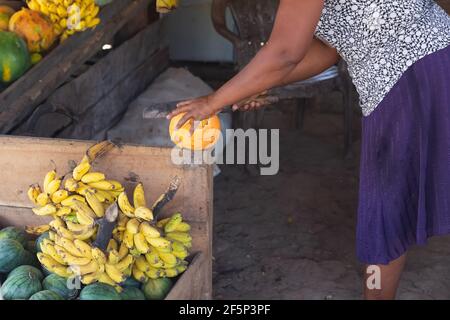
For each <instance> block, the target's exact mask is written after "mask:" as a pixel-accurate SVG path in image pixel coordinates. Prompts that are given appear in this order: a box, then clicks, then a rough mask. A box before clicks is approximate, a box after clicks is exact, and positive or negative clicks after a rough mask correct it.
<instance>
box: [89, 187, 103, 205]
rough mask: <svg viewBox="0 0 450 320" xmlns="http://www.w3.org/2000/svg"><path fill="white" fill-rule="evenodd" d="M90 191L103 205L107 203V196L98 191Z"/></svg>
mask: <svg viewBox="0 0 450 320" xmlns="http://www.w3.org/2000/svg"><path fill="white" fill-rule="evenodd" d="M89 191H91V192H92V193H93V194H94V195H95V197H96V198H97V200H98V201H100V202H101V203H103V202H105V201H106V198H105V196H104V195H103V194H102V193H100V192H98V191H97V189H93V188H89Z"/></svg>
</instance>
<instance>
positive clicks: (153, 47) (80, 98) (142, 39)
mask: <svg viewBox="0 0 450 320" xmlns="http://www.w3.org/2000/svg"><path fill="white" fill-rule="evenodd" d="M160 29H161V28H160V23H159V22H156V23H154V24H152V25H150V26H148V27H147V28H146V29H145V30H143V31H142V32H140V33H139V34H138V35H136V36H135V37H134V38H132V39H130V40H129V41H127V42H125V43H123V44H122V45H121V46H120V47H118V48H116V49H114V50H113V51H112V52H111V53H109V54H108V55H107V56H106V57H104V58H103V59H101V60H100V61H99V62H98V63H96V64H95V65H93V66H91V67H90V68H89V69H88V70H87V71H86V72H85V73H83V74H82V75H80V76H79V77H78V78H76V79H74V80H73V81H70V82H69V83H67V84H66V85H63V86H62V87H60V88H58V89H57V90H56V91H55V92H54V93H53V94H52V95H51V96H50V97H49V98H48V99H47V101H46V102H45V103H43V104H42V105H40V106H39V107H37V108H36V110H35V111H34V113H33V114H32V115H31V116H30V118H29V119H28V120H27V122H26V123H25V124H24V125H22V126H21V127H20V128H19V130H15V131H14V132H13V133H14V134H18V135H31V136H39V137H52V136H54V134H55V133H56V132H58V131H60V130H61V129H64V128H65V127H67V123H64V122H58V121H53V122H48V123H47V126H45V127H37V126H36V125H37V124H39V123H40V121H39V119H40V118H41V117H42V116H43V115H46V114H49V113H50V114H51V113H59V114H65V115H67V116H68V117H69V118H71V119H74V123H73V126H78V127H79V128H81V127H83V126H82V125H78V120H80V121H81V122H82V120H81V119H83V118H89V119H91V120H92V121H94V122H95V126H96V127H98V128H100V129H102V128H104V127H105V126H108V125H111V123H110V122H111V119H114V117H115V116H117V115H118V114H121V113H122V112H123V111H124V110H125V109H126V107H127V106H128V103H129V102H130V101H131V100H132V99H134V98H135V97H136V95H137V94H138V93H140V91H142V90H143V89H144V88H145V86H147V85H148V84H149V83H150V82H151V81H152V80H153V79H154V78H155V77H156V76H157V75H158V74H159V72H160V71H161V69H162V68H163V67H165V66H166V65H167V64H168V54H167V57H160V56H157V57H152V55H153V54H154V53H155V52H156V51H157V50H158V49H159V47H160V45H161V35H160ZM158 58H159V59H158ZM162 59H165V60H166V61H167V62H166V63H162V61H161V60H162ZM142 66H144V67H145V68H148V72H147V73H145V72H143V71H142V70H141V69H142ZM152 71H153V72H152ZM124 86H128V87H127V88H126V89H125V90H121V87H124ZM117 92H120V93H121V94H120V95H119V96H118V94H117ZM110 97H111V98H110ZM104 100H107V103H104V102H103V106H104V108H105V109H106V111H107V112H103V113H107V116H108V117H106V118H105V117H103V116H100V117H96V113H100V112H99V110H94V111H90V112H88V113H86V111H87V110H89V109H93V108H96V109H98V108H101V106H102V101H104ZM110 100H112V102H113V103H111V101H110ZM100 111H103V110H100ZM92 117H94V119H92ZM95 129H96V128H93V127H92V126H91V125H89V130H88V131H87V130H85V127H83V128H82V129H81V131H82V132H83V135H81V136H76V137H77V138H78V139H90V138H91V137H93V136H94V134H95V132H94V133H93V132H92V131H99V130H95ZM63 136H66V137H68V136H70V135H63Z"/></svg>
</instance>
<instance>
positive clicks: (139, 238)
mask: <svg viewBox="0 0 450 320" xmlns="http://www.w3.org/2000/svg"><path fill="white" fill-rule="evenodd" d="M134 246H135V247H136V249H137V250H138V251H139V252H140V253H142V254H146V253H148V252H149V251H150V246H149V245H148V242H147V240H145V236H144V235H143V234H142V233H136V234H135V235H134Z"/></svg>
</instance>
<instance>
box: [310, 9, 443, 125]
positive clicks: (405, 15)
mask: <svg viewBox="0 0 450 320" xmlns="http://www.w3.org/2000/svg"><path fill="white" fill-rule="evenodd" d="M316 36H317V37H318V38H319V39H321V40H323V41H325V42H327V43H328V44H329V45H331V46H332V47H334V48H336V49H337V50H338V52H339V54H340V55H341V56H342V58H343V59H344V60H345V61H346V62H347V64H348V68H349V73H350V76H351V77H352V79H353V82H354V84H355V86H356V89H357V90H358V93H359V96H360V102H361V107H362V111H363V114H364V115H365V116H368V115H369V114H370V113H371V112H372V111H373V110H374V109H375V108H376V107H377V105H378V104H379V103H380V102H381V101H382V100H383V98H384V97H385V96H386V94H387V93H388V92H389V91H390V90H391V88H392V87H393V86H394V85H395V83H396V82H397V81H398V80H399V79H400V77H401V76H402V74H403V73H404V72H405V71H406V70H407V69H408V67H410V66H411V65H413V64H414V62H416V61H417V60H419V59H420V58H422V57H424V56H425V55H428V54H430V53H433V52H436V51H438V50H440V49H443V48H445V47H447V46H448V45H449V44H450V17H449V16H448V15H447V13H446V12H445V11H444V10H443V9H441V7H439V6H438V5H437V4H436V3H435V2H434V1H433V0H325V7H324V9H323V13H322V17H321V20H320V22H319V24H318V27H317V30H316ZM449 72H450V71H449Z"/></svg>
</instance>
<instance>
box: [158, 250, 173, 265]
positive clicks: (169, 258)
mask: <svg viewBox="0 0 450 320" xmlns="http://www.w3.org/2000/svg"><path fill="white" fill-rule="evenodd" d="M159 257H160V258H161V260H162V261H164V263H165V264H168V265H174V264H176V263H177V257H175V256H174V255H173V254H172V253H163V252H160V253H159Z"/></svg>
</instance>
